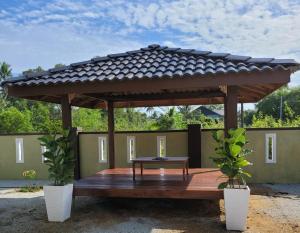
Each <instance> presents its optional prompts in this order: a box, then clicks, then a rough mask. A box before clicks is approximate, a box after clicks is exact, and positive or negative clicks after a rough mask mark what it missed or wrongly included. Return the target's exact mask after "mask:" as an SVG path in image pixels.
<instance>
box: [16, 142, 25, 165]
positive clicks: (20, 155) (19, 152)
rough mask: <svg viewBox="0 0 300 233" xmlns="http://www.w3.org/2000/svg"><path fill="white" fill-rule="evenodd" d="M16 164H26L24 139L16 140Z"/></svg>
mask: <svg viewBox="0 0 300 233" xmlns="http://www.w3.org/2000/svg"><path fill="white" fill-rule="evenodd" d="M16 163H24V149H23V138H16Z"/></svg>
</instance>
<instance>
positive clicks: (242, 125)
mask: <svg viewBox="0 0 300 233" xmlns="http://www.w3.org/2000/svg"><path fill="white" fill-rule="evenodd" d="M241 127H242V128H244V103H241Z"/></svg>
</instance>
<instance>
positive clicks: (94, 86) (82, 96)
mask: <svg viewBox="0 0 300 233" xmlns="http://www.w3.org/2000/svg"><path fill="white" fill-rule="evenodd" d="M297 69H299V64H298V63H297V62H295V61H294V60H292V59H273V58H251V57H249V56H238V55H231V54H228V53H212V52H209V51H199V50H194V49H180V48H168V47H163V46H159V45H149V46H148V47H146V48H142V49H140V50H135V51H129V52H125V53H120V54H110V55H107V56H105V57H95V58H93V59H91V60H87V61H83V62H78V63H73V64H70V65H69V66H64V67H59V68H53V69H50V70H48V71H45V72H40V73H31V74H28V75H24V76H21V77H16V78H12V79H9V80H7V81H5V82H4V83H2V85H3V86H4V88H5V89H6V91H7V93H8V95H9V96H15V97H21V98H26V99H30V100H38V101H46V102H51V103H58V104H61V106H62V122H63V127H64V128H70V127H72V116H71V106H78V107H85V108H107V109H108V135H109V140H108V141H109V166H110V168H114V167H115V162H114V161H115V159H114V108H120V107H121V108H123V107H146V106H170V105H197V104H220V103H224V109H225V111H224V123H225V129H229V128H236V127H237V104H238V103H249V102H257V101H259V100H260V99H262V98H263V97H265V96H266V95H268V94H269V93H271V92H273V91H274V90H276V89H278V88H280V87H281V86H283V85H286V84H287V83H288V82H289V81H290V75H291V73H292V72H294V71H296V70H297Z"/></svg>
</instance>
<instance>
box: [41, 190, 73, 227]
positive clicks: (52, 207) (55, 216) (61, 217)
mask: <svg viewBox="0 0 300 233" xmlns="http://www.w3.org/2000/svg"><path fill="white" fill-rule="evenodd" d="M44 194H45V201H46V208H47V215H48V220H49V221H50V222H63V221H65V220H66V219H68V218H70V215H71V206H72V194H73V184H67V185H64V186H44Z"/></svg>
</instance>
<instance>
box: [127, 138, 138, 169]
mask: <svg viewBox="0 0 300 233" xmlns="http://www.w3.org/2000/svg"><path fill="white" fill-rule="evenodd" d="M135 156H136V152H135V137H134V136H127V161H128V163H131V160H133V159H134V158H135Z"/></svg>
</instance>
